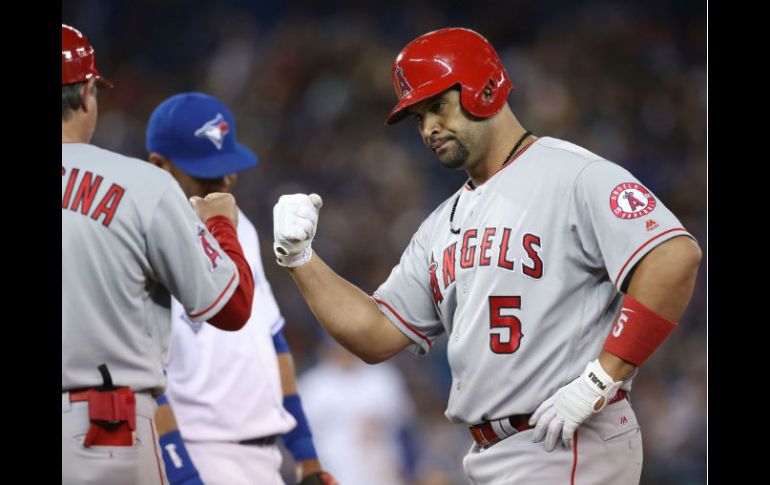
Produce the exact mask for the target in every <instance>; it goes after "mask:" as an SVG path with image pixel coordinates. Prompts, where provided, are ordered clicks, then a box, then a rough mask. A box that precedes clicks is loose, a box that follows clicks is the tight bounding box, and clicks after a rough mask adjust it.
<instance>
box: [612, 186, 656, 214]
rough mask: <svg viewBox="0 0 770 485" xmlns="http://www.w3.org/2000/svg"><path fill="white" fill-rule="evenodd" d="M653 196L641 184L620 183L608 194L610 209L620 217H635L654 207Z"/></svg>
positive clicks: (650, 210) (647, 212) (646, 212)
mask: <svg viewBox="0 0 770 485" xmlns="http://www.w3.org/2000/svg"><path fill="white" fill-rule="evenodd" d="M655 204H656V202H655V197H653V196H652V194H651V193H650V191H649V190H647V188H645V187H644V186H643V185H641V184H637V183H634V182H628V183H624V184H620V185H618V186H617V187H615V188H614V189H612V193H611V194H610V209H611V210H612V213H613V214H615V216H616V217H619V218H621V219H636V218H637V217H642V216H646V215H647V214H649V213H650V212H652V211H653V210H654V209H655Z"/></svg>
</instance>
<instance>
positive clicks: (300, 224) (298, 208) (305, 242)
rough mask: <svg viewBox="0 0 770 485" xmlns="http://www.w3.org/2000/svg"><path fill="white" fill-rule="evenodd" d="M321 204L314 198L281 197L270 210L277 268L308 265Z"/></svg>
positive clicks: (297, 195) (319, 199)
mask: <svg viewBox="0 0 770 485" xmlns="http://www.w3.org/2000/svg"><path fill="white" fill-rule="evenodd" d="M322 205H323V201H322V200H321V196H320V195H318V194H310V195H305V194H292V195H282V196H281V198H280V199H278V203H277V204H275V207H273V239H274V241H273V252H275V256H276V259H277V261H278V264H280V265H281V266H285V267H287V268H294V267H297V266H300V265H302V264H305V263H307V262H308V261H310V257H311V256H312V254H313V250H312V249H311V248H310V243H311V242H312V241H313V237H315V231H316V225H317V224H318V211H319V209H321V206H322Z"/></svg>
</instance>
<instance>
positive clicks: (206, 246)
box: [198, 224, 222, 271]
mask: <svg viewBox="0 0 770 485" xmlns="http://www.w3.org/2000/svg"><path fill="white" fill-rule="evenodd" d="M207 236H208V232H206V228H205V227H203V225H201V224H198V239H199V240H200V243H201V247H202V248H203V252H204V253H206V256H208V258H209V261H210V263H211V271H214V270H215V269H217V266H218V264H217V260H218V259H222V255H221V254H219V251H217V249H216V248H215V247H214V246H213V245H212V244H211V242H209V240H208V237H207Z"/></svg>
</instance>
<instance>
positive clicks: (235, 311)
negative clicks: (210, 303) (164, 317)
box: [206, 216, 254, 330]
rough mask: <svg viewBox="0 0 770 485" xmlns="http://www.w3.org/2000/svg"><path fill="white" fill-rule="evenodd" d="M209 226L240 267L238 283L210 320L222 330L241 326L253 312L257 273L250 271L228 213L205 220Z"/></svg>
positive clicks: (213, 234) (237, 328)
mask: <svg viewBox="0 0 770 485" xmlns="http://www.w3.org/2000/svg"><path fill="white" fill-rule="evenodd" d="M206 227H208V229H209V232H211V235H212V236H214V239H216V240H217V242H218V243H219V246H220V247H221V248H222V249H223V250H224V252H226V253H227V255H228V256H230V259H232V260H233V262H234V263H235V266H236V268H237V269H238V287H237V288H236V289H235V292H234V293H233V295H232V296H231V297H230V299H229V300H228V301H227V303H225V306H223V307H222V309H221V310H219V312H217V314H216V315H214V316H213V317H211V318H209V320H208V321H209V323H210V324H212V325H214V326H215V327H217V328H220V329H222V330H239V329H240V328H241V327H243V326H244V325H245V324H246V322H247V321H248V320H249V317H250V316H251V304H252V300H253V299H254V276H253V275H252V274H251V267H249V263H248V262H247V261H246V257H245V256H244V255H243V249H242V248H241V244H240V243H239V242H238V234H237V233H236V231H235V225H233V223H232V221H231V220H230V219H228V218H227V217H225V216H215V217H210V218H209V219H208V220H206Z"/></svg>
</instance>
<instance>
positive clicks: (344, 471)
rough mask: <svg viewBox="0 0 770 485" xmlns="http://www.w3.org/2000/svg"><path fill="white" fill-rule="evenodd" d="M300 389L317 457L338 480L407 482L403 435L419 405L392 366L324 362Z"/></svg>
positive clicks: (382, 484) (381, 484)
mask: <svg viewBox="0 0 770 485" xmlns="http://www.w3.org/2000/svg"><path fill="white" fill-rule="evenodd" d="M299 389H300V392H301V394H302V400H303V402H304V403H305V406H306V414H307V419H308V422H309V423H310V427H311V429H312V430H313V439H314V441H315V444H316V448H317V450H318V458H319V459H320V461H321V463H323V465H324V468H325V469H326V470H329V472H330V473H331V474H332V475H334V478H336V479H337V481H338V482H339V483H342V484H346V483H349V484H367V485H401V484H403V483H404V481H403V479H402V478H401V476H400V475H401V472H402V464H401V463H402V460H401V448H400V444H399V441H398V434H399V431H400V430H401V428H402V427H403V426H405V425H406V424H407V423H409V422H410V420H411V419H412V415H413V413H414V406H413V404H412V401H411V399H410V398H409V394H408V392H407V390H406V384H405V383H404V380H403V378H402V377H401V374H400V373H399V371H398V370H397V369H396V368H395V367H393V366H392V364H389V363H387V362H385V363H382V364H379V365H376V366H370V365H367V364H364V363H363V362H361V361H360V360H358V359H356V360H355V361H354V362H353V364H352V366H351V367H350V368H343V367H342V366H340V365H339V364H336V363H332V362H322V363H321V364H319V365H318V366H317V367H314V368H312V369H311V370H309V371H308V372H306V373H305V374H303V375H302V377H301V378H300V380H299Z"/></svg>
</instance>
